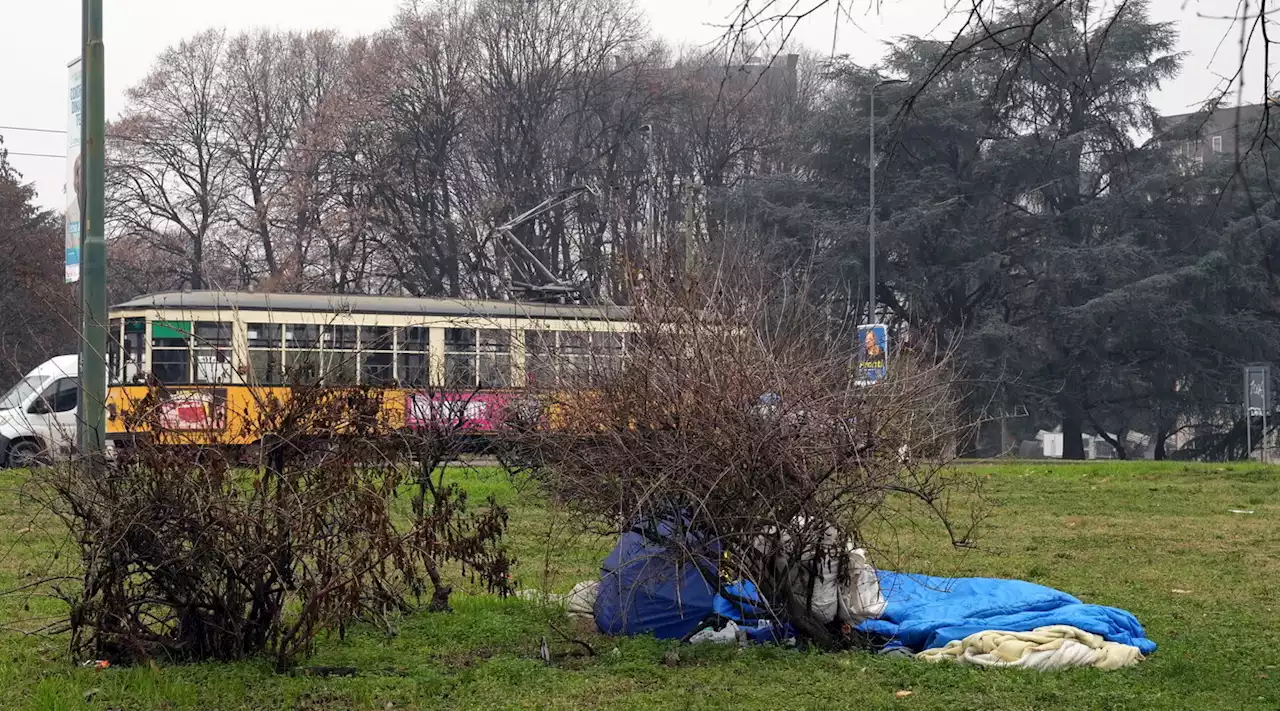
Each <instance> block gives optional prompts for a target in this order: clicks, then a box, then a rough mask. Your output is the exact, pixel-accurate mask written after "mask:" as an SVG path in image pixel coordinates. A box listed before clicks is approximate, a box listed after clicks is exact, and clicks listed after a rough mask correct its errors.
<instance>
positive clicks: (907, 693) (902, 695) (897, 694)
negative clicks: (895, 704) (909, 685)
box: [893, 689, 913, 699]
mask: <svg viewBox="0 0 1280 711" xmlns="http://www.w3.org/2000/svg"><path fill="white" fill-rule="evenodd" d="M912 693H913V692H910V691H907V690H906V689H901V690H899V691H895V692H894V693H893V695H894V697H895V698H899V699H905V698H907V697H908V696H910V695H911V694H912Z"/></svg>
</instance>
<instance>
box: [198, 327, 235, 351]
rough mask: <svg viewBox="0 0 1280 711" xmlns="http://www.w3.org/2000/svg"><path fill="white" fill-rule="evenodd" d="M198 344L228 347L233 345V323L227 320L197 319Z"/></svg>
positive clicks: (201, 345)
mask: <svg viewBox="0 0 1280 711" xmlns="http://www.w3.org/2000/svg"><path fill="white" fill-rule="evenodd" d="M196 346H199V347H209V348H228V347H230V346H231V324H229V323H226V322H225V321H197V322H196Z"/></svg>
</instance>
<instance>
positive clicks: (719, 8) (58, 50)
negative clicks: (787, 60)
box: [0, 0, 1262, 207]
mask: <svg viewBox="0 0 1280 711" xmlns="http://www.w3.org/2000/svg"><path fill="white" fill-rule="evenodd" d="M401 1H402V0H220V1H219V2H211V3H196V2H191V1H190V0H186V1H185V2H184V1H183V0H106V2H105V5H106V8H105V20H104V30H103V32H104V36H105V42H106V53H107V54H106V57H107V115H108V117H113V116H115V115H116V113H117V112H119V111H120V109H121V108H122V101H123V98H122V96H123V92H124V90H125V89H126V88H127V87H128V86H130V85H132V84H134V83H135V82H137V81H138V80H140V79H141V78H142V77H143V75H144V74H145V73H146V71H147V69H148V67H149V65H150V63H151V61H152V59H153V58H154V57H155V56H156V54H157V53H159V52H160V51H161V50H162V49H164V48H165V47H166V46H168V45H170V44H173V43H175V42H177V41H178V40H180V39H182V38H184V37H187V36H190V35H192V34H194V33H196V32H199V31H200V30H203V29H205V28H208V27H219V26H220V27H225V28H227V29H228V30H229V31H232V32H235V31H240V30H245V29H251V28H257V27H269V28H278V29H313V28H321V27H326V28H337V29H339V30H340V31H342V32H343V33H344V34H346V35H351V36H354V35H360V34H366V33H371V32H374V31H377V30H378V29H380V28H382V27H385V26H386V25H387V24H389V23H390V21H391V18H392V16H393V15H394V14H395V12H396V10H397V8H398V7H399V6H400V4H401ZM740 1H741V0H638V2H637V4H638V6H639V7H640V8H641V9H642V10H643V11H644V13H645V15H646V17H647V19H648V22H649V25H650V27H651V29H652V30H653V31H654V33H655V34H657V35H659V36H662V37H665V38H667V39H669V40H670V41H672V42H674V43H677V44H700V43H707V42H711V41H714V39H715V38H716V37H718V36H719V35H720V34H721V33H722V32H723V29H721V28H722V27H723V25H724V24H725V23H726V21H727V20H726V18H727V17H728V16H729V15H730V14H731V13H732V12H733V11H734V10H735V8H737V7H738V5H739V2H740ZM819 1H820V0H800V5H801V7H803V6H805V5H811V4H813V3H815V2H819ZM856 1H857V3H858V4H856V5H854V6H850V4H849V3H850V0H844V3H845V8H846V10H847V11H848V12H847V13H845V14H842V16H841V18H840V21H839V25H838V26H837V29H836V31H835V32H834V33H833V25H835V10H836V5H835V4H834V3H829V4H828V5H827V6H826V7H824V8H822V9H821V10H819V11H818V12H815V13H814V14H813V15H811V16H810V17H809V18H808V19H807V20H805V21H804V22H802V23H801V24H800V25H799V26H798V27H797V28H796V30H795V32H794V34H793V35H792V38H791V39H792V41H793V42H799V43H801V44H803V45H805V46H807V47H809V48H811V49H813V50H818V51H820V52H822V53H824V54H826V53H829V52H831V50H832V44H833V40H834V43H835V51H836V53H837V54H848V55H849V56H851V57H852V58H853V59H854V60H856V61H858V62H860V63H866V64H870V63H874V62H875V61H877V60H878V58H879V56H880V54H881V51H882V48H883V43H884V42H885V41H888V40H891V39H893V38H894V37H898V36H901V35H904V34H919V35H926V36H928V35H932V36H935V37H946V38H949V37H950V36H951V35H952V34H953V33H954V32H955V29H956V27H957V25H958V23H959V21H960V20H958V19H957V18H956V17H952V18H950V19H948V8H953V7H955V5H956V4H957V0H880V2H879V3H878V9H877V4H876V1H875V0H856ZM761 2H762V0H754V2H753V6H754V5H759V4H761ZM964 2H965V0H959V4H960V5H961V6H964ZM1150 2H1151V11H1152V15H1153V18H1154V19H1156V20H1162V21H1177V22H1178V23H1179V30H1180V35H1181V46H1182V50H1183V51H1185V52H1187V58H1186V60H1185V62H1184V65H1183V72H1182V75H1181V76H1180V77H1179V78H1178V79H1177V80H1175V81H1173V82H1170V83H1169V84H1168V85H1167V86H1166V87H1165V88H1164V89H1162V90H1161V91H1160V93H1159V94H1157V95H1156V96H1155V97H1154V98H1155V103H1156V108H1157V109H1159V110H1160V111H1161V112H1162V113H1165V114H1172V113H1181V112H1184V111H1189V110H1193V109H1194V108H1195V107H1196V106H1197V105H1198V104H1199V103H1200V102H1201V101H1203V100H1204V98H1205V97H1206V96H1208V95H1209V94H1210V93H1211V92H1212V91H1214V89H1215V87H1216V86H1218V85H1219V83H1220V82H1221V81H1222V78H1223V77H1225V76H1230V75H1231V74H1232V73H1234V71H1235V68H1236V66H1237V64H1238V62H1239V47H1238V46H1239V38H1238V35H1239V26H1238V25H1236V26H1235V28H1234V29H1233V26H1232V25H1233V23H1231V22H1230V21H1227V20H1222V19H1214V17H1213V16H1221V15H1225V14H1228V13H1229V12H1230V11H1231V10H1232V9H1234V8H1235V6H1236V3H1234V2H1229V1H1227V0H1218V1H1217V2H1215V1H1214V0H1150ZM4 3H5V5H7V6H8V7H6V8H5V10H4V20H3V22H2V23H0V135H2V136H3V137H4V143H5V147H6V148H8V149H9V150H10V151H11V157H10V161H11V163H12V164H13V165H14V166H16V167H17V168H18V170H20V171H21V172H22V173H23V174H24V175H25V176H26V178H27V179H28V180H30V181H34V182H35V184H36V187H37V189H38V190H39V192H40V202H41V204H43V205H46V206H48V207H58V206H60V205H61V204H62V194H63V192H62V191H63V183H64V180H65V178H64V176H65V167H64V165H63V160H61V159H59V158H56V157H55V158H47V157H35V156H23V155H12V153H39V154H48V155H52V156H61V155H63V154H64V153H65V152H66V148H65V141H66V137H65V136H64V135H61V134H57V133H37V132H31V131H16V130H13V129H12V128H6V127H23V128H42V129H52V130H55V131H59V130H64V129H65V128H66V111H67V108H66V92H67V63H68V62H69V61H70V60H71V59H72V58H73V57H75V56H77V55H78V54H79V42H80V8H81V2H80V0H4ZM786 4H788V5H789V4H790V2H787V3H786ZM179 8H181V9H179ZM1224 38H1225V39H1224ZM1258 43H1259V44H1260V43H1261V40H1260V39H1259V40H1258ZM1259 54H1260V53H1259ZM1260 63H1261V62H1260V60H1259V61H1255V62H1251V63H1249V64H1248V65H1246V66H1249V65H1252V66H1253V68H1254V69H1255V70H1256V69H1258V68H1260ZM1260 79H1261V73H1260V72H1259V71H1253V72H1251V73H1247V74H1246V78H1245V80H1246V85H1245V102H1246V103H1254V102H1256V101H1258V100H1260V98H1261V91H1262V88H1261V87H1262V85H1261V81H1260Z"/></svg>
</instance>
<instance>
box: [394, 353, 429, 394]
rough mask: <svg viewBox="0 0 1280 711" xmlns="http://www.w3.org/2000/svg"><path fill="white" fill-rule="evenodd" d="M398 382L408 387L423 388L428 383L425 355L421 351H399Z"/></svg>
mask: <svg viewBox="0 0 1280 711" xmlns="http://www.w3.org/2000/svg"><path fill="white" fill-rule="evenodd" d="M396 357H397V358H398V359H399V367H400V383H401V384H402V385H404V386H405V387H408V388H425V387H427V384H428V382H429V381H428V379H427V376H428V371H427V356H426V355H425V354H422V353H403V352H402V353H400V354H399V355H398V356H396Z"/></svg>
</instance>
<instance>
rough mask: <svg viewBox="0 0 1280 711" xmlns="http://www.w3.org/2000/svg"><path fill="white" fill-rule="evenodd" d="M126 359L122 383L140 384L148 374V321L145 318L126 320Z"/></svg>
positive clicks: (124, 354)
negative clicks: (145, 374)
mask: <svg viewBox="0 0 1280 711" xmlns="http://www.w3.org/2000/svg"><path fill="white" fill-rule="evenodd" d="M123 345H124V353H123V354H122V355H123V357H124V360H123V363H121V366H122V373H121V381H122V382H125V383H135V382H139V381H141V380H142V378H143V374H144V373H146V372H147V320H146V319H144V318H127V319H125V320H124V344H123Z"/></svg>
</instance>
